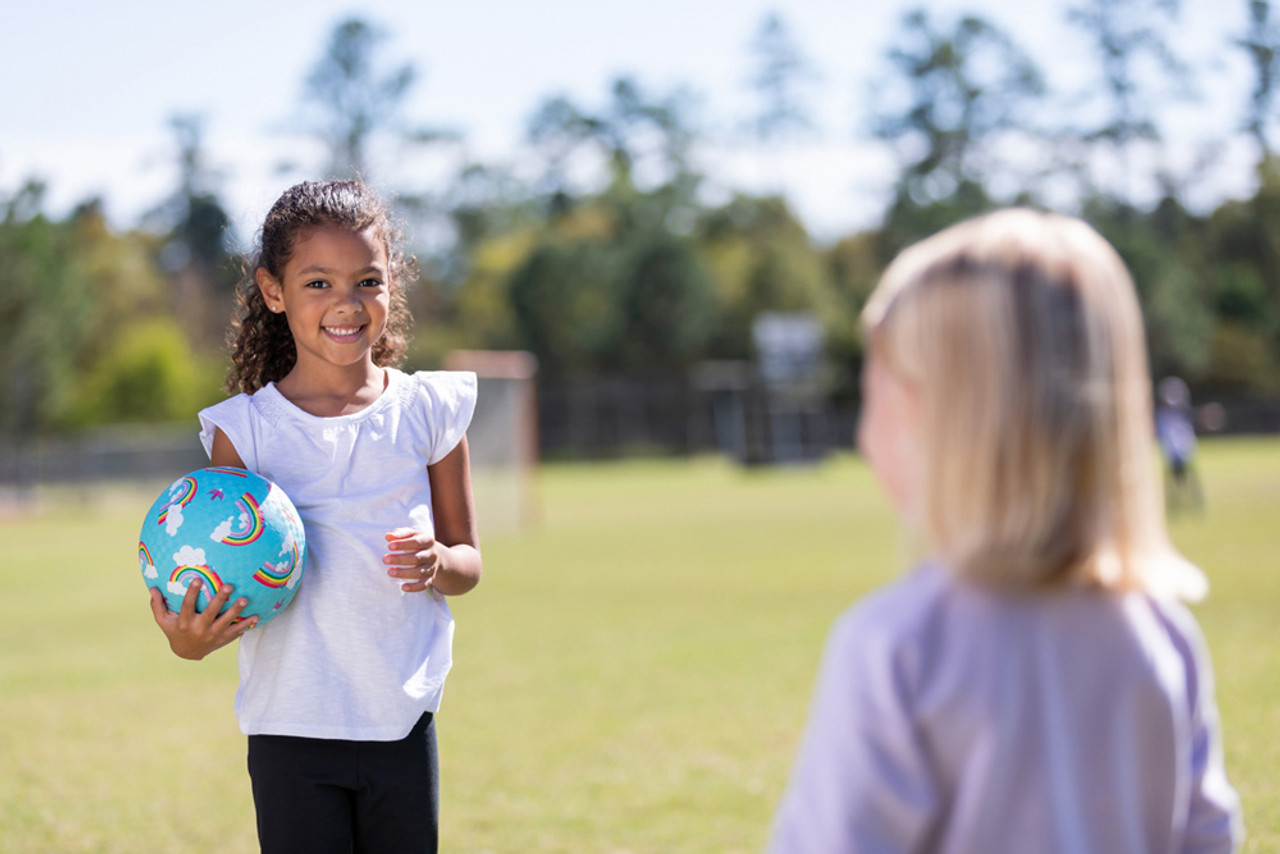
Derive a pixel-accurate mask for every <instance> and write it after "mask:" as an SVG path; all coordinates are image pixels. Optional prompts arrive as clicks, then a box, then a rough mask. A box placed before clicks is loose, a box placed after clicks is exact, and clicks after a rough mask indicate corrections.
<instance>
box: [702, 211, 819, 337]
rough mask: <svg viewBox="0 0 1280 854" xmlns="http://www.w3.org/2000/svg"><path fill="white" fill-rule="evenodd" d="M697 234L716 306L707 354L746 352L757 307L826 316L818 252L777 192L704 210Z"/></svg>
mask: <svg viewBox="0 0 1280 854" xmlns="http://www.w3.org/2000/svg"><path fill="white" fill-rule="evenodd" d="M697 237H698V245H699V248H700V251H701V253H702V255H703V257H704V258H705V259H706V266H707V269H708V270H709V271H710V272H711V276H712V280H713V283H714V288H715V294H716V301H717V303H718V306H719V313H720V318H719V322H718V324H717V327H718V328H717V334H716V337H715V338H714V339H713V341H712V342H711V346H710V352H709V354H708V355H711V356H714V357H716V358H726V359H746V358H750V357H751V356H752V324H753V323H754V322H755V319H756V317H757V316H758V315H759V314H760V313H761V312H766V311H786V312H798V311H811V312H814V313H815V314H817V315H818V316H819V317H820V318H821V319H822V320H824V321H830V320H831V319H832V316H831V312H832V310H833V309H834V304H833V302H832V300H831V283H830V279H829V276H828V272H827V269H826V267H825V265H824V264H823V259H822V256H821V254H820V253H819V252H818V250H817V249H816V248H815V247H814V245H813V242H812V241H811V240H810V238H809V234H808V232H806V231H805V228H804V226H803V225H802V224H801V223H800V221H799V220H798V219H796V217H795V215H794V214H793V213H792V212H791V210H790V208H788V207H787V204H786V202H785V201H784V200H783V199H781V198H778V197H776V196H774V197H754V196H738V197H737V198H735V199H733V200H731V201H730V202H729V203H728V204H726V205H724V206H722V207H719V208H716V209H713V210H711V211H708V212H707V213H706V214H705V216H704V218H703V221H702V223H701V225H700V227H699V229H698V232H697Z"/></svg>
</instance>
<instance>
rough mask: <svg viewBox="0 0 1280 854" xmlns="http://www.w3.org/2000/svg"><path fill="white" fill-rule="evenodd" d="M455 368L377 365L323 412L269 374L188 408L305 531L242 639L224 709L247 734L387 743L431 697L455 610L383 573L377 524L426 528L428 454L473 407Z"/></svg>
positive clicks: (429, 520) (442, 446) (450, 444)
mask: <svg viewBox="0 0 1280 854" xmlns="http://www.w3.org/2000/svg"><path fill="white" fill-rule="evenodd" d="M475 401H476V378H475V375H474V374H472V373H467V372H446V371H433V372H420V373H416V374H413V375H412V376H410V375H408V374H405V373H403V372H401V371H398V370H394V369H388V370H387V387H386V388H385V389H384V390H383V392H382V395H381V396H379V398H378V399H377V400H376V401H374V402H373V403H372V404H370V405H369V406H368V407H366V408H365V409H362V410H360V411H359V412H355V413H352V414H350V415H342V416H338V417H334V418H321V417H319V416H315V415H311V414H310V413H307V412H305V411H303V410H302V409H299V408H298V407H297V406H294V405H293V404H292V403H290V402H289V401H288V400H286V399H285V398H284V396H283V395H281V394H280V392H279V391H278V390H277V389H276V387H275V385H274V384H271V383H269V384H267V385H266V386H265V387H263V388H262V389H260V390H259V391H257V392H256V393H255V394H252V395H245V394H240V395H236V396H235V397H232V398H229V399H228V400H225V401H223V402H222V403H219V404H217V405H216V406H211V407H209V408H208V409H205V410H203V411H201V412H200V424H201V432H200V439H201V441H202V442H203V443H204V447H205V450H206V451H209V452H211V451H212V447H213V436H214V431H215V428H219V429H221V430H222V432H223V433H224V434H226V436H227V438H228V439H230V440H231V443H232V444H233V445H234V446H235V449H236V451H237V452H239V454H240V458H241V459H242V460H243V461H244V464H245V466H246V467H247V468H248V469H249V470H251V471H255V472H257V473H258V474H260V475H262V476H263V477H265V478H267V479H268V480H271V481H274V482H275V483H277V484H279V486H280V488H281V489H283V490H284V491H285V494H287V495H288V496H289V498H290V499H292V500H293V503H294V504H295V505H296V506H297V508H298V513H299V515H301V517H302V522H303V526H304V527H305V529H306V535H307V562H306V570H305V573H304V575H303V577H302V581H301V583H300V584H299V585H298V591H297V594H296V595H295V596H294V599H293V601H292V602H291V603H290V605H289V607H287V608H286V609H285V610H284V611H283V612H281V613H280V614H279V615H278V616H276V617H275V618H274V619H273V620H271V622H269V623H267V624H265V625H262V626H259V627H257V628H255V629H251V630H250V631H248V632H247V633H245V634H244V635H243V637H242V638H241V640H240V657H239V664H240V687H239V690H238V691H237V692H236V704H235V707H236V716H237V717H238V718H239V720H240V729H241V730H242V731H243V732H244V733H245V734H247V735H258V734H263V735H292V736H304V737H309V738H331V739H351V740H362V741H394V740H397V739H400V738H403V737H404V736H406V735H408V733H409V730H410V729H412V728H413V725H414V723H415V722H417V720H418V719H419V718H420V717H421V716H422V713H423V712H428V711H429V712H435V711H436V710H437V709H438V708H439V706H440V697H441V693H442V691H443V689H444V681H445V676H446V675H447V674H448V672H449V668H450V666H451V665H452V646H453V617H452V615H451V614H450V612H449V606H448V604H446V602H445V600H444V597H443V596H441V595H439V594H438V593H436V592H435V591H434V590H428V591H426V592H423V593H404V592H403V591H401V589H400V584H401V583H402V582H401V581H400V580H399V579H397V578H393V577H391V576H388V575H387V567H386V565H385V564H383V562H382V556H383V555H384V554H386V552H387V543H386V539H385V535H386V533H387V532H389V531H391V530H392V529H393V528H398V527H410V528H415V529H417V530H419V531H423V532H426V533H432V534H433V533H434V530H435V526H434V521H433V516H432V509H431V486H430V482H429V480H428V477H427V466H429V465H433V464H435V463H437V462H439V461H440V460H442V459H444V457H445V456H447V455H448V454H449V452H450V451H452V450H453V449H454V448H455V447H457V445H458V443H459V442H460V441H462V437H463V435H464V434H465V433H466V430H467V426H468V425H469V424H470V422H471V416H472V413H473V412H474V411H475Z"/></svg>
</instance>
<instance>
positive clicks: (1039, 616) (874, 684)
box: [769, 565, 1242, 854]
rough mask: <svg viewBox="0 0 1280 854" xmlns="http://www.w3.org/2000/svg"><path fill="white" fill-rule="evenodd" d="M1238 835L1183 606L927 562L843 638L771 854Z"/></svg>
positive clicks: (1110, 851) (1087, 845) (1083, 845)
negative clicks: (996, 585)
mask: <svg viewBox="0 0 1280 854" xmlns="http://www.w3.org/2000/svg"><path fill="white" fill-rule="evenodd" d="M1241 837H1242V827H1241V820H1240V804H1239V800H1238V798H1237V797H1236V793H1235V791H1234V790H1233V789H1232V787H1231V785H1230V784H1229V783H1228V781H1227V776H1226V772H1225V770H1224V768H1223V759H1222V746H1221V742H1220V739H1219V734H1218V718H1217V710H1216V707H1215V703H1214V691H1213V676H1212V671H1211V668H1210V664H1209V657H1208V653H1207V651H1206V649H1205V646H1204V642H1203V640H1202V638H1201V636H1200V632H1199V629H1198V628H1197V626H1196V622H1195V619H1194V618H1193V617H1192V615H1191V613H1190V612H1189V611H1188V610H1187V609H1186V608H1185V607H1183V606H1182V605H1180V604H1178V603H1176V602H1171V601H1162V600H1158V599H1154V598H1152V597H1149V596H1146V595H1143V594H1138V593H1132V594H1125V595H1116V594H1108V593H1104V592H1101V591H1087V590H1064V591H1059V592H1055V593H1047V594H1043V595H1022V596H1020V595H1016V594H1000V593H995V592H992V591H989V590H983V589H981V588H978V587H976V586H974V585H971V584H966V583H964V582H961V581H958V580H957V579H955V578H954V577H952V576H951V575H950V574H949V573H948V572H946V571H945V570H943V569H942V568H940V567H937V566H933V565H926V566H923V567H921V568H919V569H917V570H916V571H914V572H912V573H911V574H909V575H907V576H906V577H904V578H902V579H899V580H898V581H897V582H895V583H893V584H890V585H888V586H887V587H885V588H882V589H881V590H879V591H877V592H876V593H873V594H872V595H870V596H868V597H867V598H866V599H864V600H863V601H862V602H860V603H859V604H858V605H856V606H855V607H853V608H852V609H850V610H849V611H848V612H846V613H845V615H844V616H843V617H841V619H840V620H839V621H838V622H837V623H836V626H835V628H834V629H833V630H832V632H831V636H830V638H829V640H828V643H827V649H826V655H825V657H824V659H823V664H822V670H821V673H820V674H819V677H818V685H817V689H816V691H815V694H814V699H813V706H812V708H811V710H810V716H809V724H808V728H807V730H806V732H805V736H804V739H803V741H802V743H801V746H800V750H799V755H798V758H797V760H796V765H795V769H794V771H793V773H792V778H791V783H790V786H789V788H788V790H787V793H786V795H785V796H784V798H783V801H782V804H781V806H780V807H779V809H778V813H777V816H776V817H775V820H774V827H773V837H772V840H771V844H770V847H769V851H770V852H772V854H801V853H802V852H812V854H840V852H859V854H862V852H875V854H890V852H936V854H971V852H983V854H1004V852H1008V854H1014V852H1018V854H1021V852H1031V851H1034V852H1036V854H1098V852H1106V854H1130V853H1131V852H1132V854H1140V853H1141V854H1150V852H1167V854H1173V852H1192V851H1195V852H1223V854H1225V852H1229V851H1233V850H1235V847H1236V846H1237V845H1239V844H1240V841H1241Z"/></svg>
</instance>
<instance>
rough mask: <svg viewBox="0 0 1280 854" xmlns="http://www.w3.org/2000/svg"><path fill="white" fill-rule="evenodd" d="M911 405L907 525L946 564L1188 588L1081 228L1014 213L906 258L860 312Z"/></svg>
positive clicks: (1139, 356)
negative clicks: (912, 523)
mask: <svg viewBox="0 0 1280 854" xmlns="http://www.w3.org/2000/svg"><path fill="white" fill-rule="evenodd" d="M863 322H864V325H865V329H866V341H867V345H868V351H869V357H872V358H877V359H883V360H884V364H885V366H886V367H887V368H888V369H889V371H890V372H891V373H892V374H893V375H894V376H896V377H897V378H898V379H899V380H900V381H902V382H904V383H905V384H907V386H908V387H909V388H911V389H912V390H913V392H914V394H915V395H917V397H918V402H919V413H920V415H919V425H918V428H919V438H920V449H919V450H920V453H921V456H922V459H921V460H920V466H919V472H918V478H919V481H920V482H919V483H917V486H918V489H917V491H916V494H917V495H918V496H920V501H921V504H920V506H919V507H918V508H916V510H917V513H918V523H919V527H920V531H919V533H920V534H921V535H922V536H923V537H924V539H925V544H926V546H927V547H928V548H929V549H930V550H932V551H933V553H934V554H936V555H937V556H938V557H939V558H941V559H942V560H943V561H944V562H945V563H946V564H947V565H948V566H949V567H951V569H952V570H953V571H955V572H957V573H958V574H960V575H962V576H964V577H967V578H971V579H974V580H978V581H983V582H988V583H992V584H997V585H1000V586H1004V587H1025V588H1036V587H1051V586H1055V585H1063V584H1085V585H1095V586H1100V587H1104V588H1107V589H1112V590H1131V589H1144V590H1148V591H1151V592H1155V593H1166V594H1174V595H1180V596H1183V597H1186V598H1198V597H1199V596H1201V595H1203V593H1204V589H1205V584H1204V579H1203V576H1202V575H1201V574H1200V573H1199V571H1198V570H1196V569H1195V568H1194V567H1192V566H1191V565H1190V564H1188V563H1187V562H1186V561H1185V560H1183V559H1182V558H1180V557H1179V556H1178V555H1177V554H1176V553H1175V552H1174V551H1173V549H1172V547H1171V546H1170V544H1169V542H1168V537H1167V534H1166V532H1165V527H1164V519H1163V515H1162V512H1163V511H1162V509H1161V504H1160V500H1159V491H1158V480H1157V478H1156V472H1155V467H1154V465H1153V447H1152V444H1151V443H1152V439H1151V430H1152V427H1151V423H1152V422H1151V419H1152V413H1151V384H1150V379H1149V377H1148V373H1147V359H1146V346H1145V339H1144V335H1143V329H1142V316H1141V313H1140V310H1139V307H1138V302H1137V297H1136V295H1135V293H1134V287H1133V282H1132V280H1131V279H1130V277H1129V274H1128V272H1127V271H1126V269H1125V266H1124V263H1123V262H1122V261H1121V259H1120V257H1119V255H1117V254H1116V252H1115V250H1114V249H1112V248H1111V246H1110V245H1109V244H1108V243H1107V242H1106V241H1105V240H1104V239H1103V238H1102V237H1101V236H1100V235H1099V234H1098V233H1097V232H1096V231H1094V230H1093V229H1092V228H1090V227H1089V226H1088V225H1086V224H1085V223H1083V222H1081V221H1079V220H1075V219H1070V218H1067V217H1063V216H1057V215H1052V214H1043V213H1038V212H1035V211H1031V210H1025V209H1014V210H1006V211H1000V212H997V213H993V214H988V215H986V216H983V217H979V218H977V219H973V220H969V221H967V222H963V223H961V224H959V225H956V226H953V227H951V228H949V229H946V230H945V231H942V232H940V233H939V234H937V235H935V236H933V237H931V238H929V239H927V240H925V241H923V242H921V243H918V244H916V245H915V246H912V247H910V248H908V249H907V250H906V251H904V252H903V253H902V254H901V255H900V256H898V258H897V259H895V260H894V262H893V263H892V264H891V265H890V266H889V268H888V270H886V271H885V274H884V277H883V278H882V279H881V281H880V284H879V285H878V287H877V288H876V290H875V292H874V293H873V294H872V296H871V298H870V300H869V301H868V303H867V306H866V308H865V310H864V311H863Z"/></svg>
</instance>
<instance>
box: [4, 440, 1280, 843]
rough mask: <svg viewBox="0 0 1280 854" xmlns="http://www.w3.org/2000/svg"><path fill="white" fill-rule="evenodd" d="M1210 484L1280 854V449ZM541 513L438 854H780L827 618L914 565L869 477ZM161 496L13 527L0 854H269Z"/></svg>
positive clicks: (1232, 683) (712, 483)
mask: <svg viewBox="0 0 1280 854" xmlns="http://www.w3.org/2000/svg"><path fill="white" fill-rule="evenodd" d="M1202 473H1203V477H1204V480H1205V482H1206V489H1207V493H1208V501H1209V512H1208V513H1207V514H1206V515H1205V516H1204V517H1201V518H1187V519H1180V520H1177V521H1176V522H1175V524H1174V525H1173V533H1174V538H1175V540H1176V541H1177V542H1178V543H1179V544H1180V545H1181V546H1182V547H1183V548H1184V550H1185V551H1186V552H1187V554H1188V555H1189V556H1190V557H1191V558H1192V559H1194V560H1196V561H1197V562H1199V563H1200V564H1201V565H1202V566H1204V567H1205V569H1206V570H1207V571H1208V572H1209V574H1210V578H1211V582H1212V584H1213V590H1212V592H1211V594H1210V597H1209V599H1208V600H1207V601H1206V602H1205V603H1204V604H1203V605H1200V606H1198V607H1197V613H1198V615H1199V617H1200V619H1201V621H1202V623H1203V625H1204V628H1205V631H1206V634H1207V635H1208V637H1209V641H1210V645H1211V647H1212V650H1213V654H1214V659H1215V662H1216V665H1217V668H1218V687H1219V698H1220V703H1221V707H1222V713H1223V719H1224V728H1225V734H1226V745H1227V762H1228V768H1229V771H1230V773H1231V776H1232V779H1233V781H1234V782H1235V783H1236V785H1237V787H1238V788H1239V789H1240V790H1241V793H1242V795H1243V797H1244V801H1245V807H1246V819H1247V822H1248V825H1249V829H1250V834H1251V836H1250V842H1249V845H1248V848H1247V849H1246V850H1250V851H1274V850H1280V783H1278V782H1277V779H1280V778H1278V776H1277V774H1276V773H1275V769H1277V768H1280V747H1277V739H1276V738H1275V734H1276V733H1277V732H1280V618H1277V614H1280V576H1277V574H1276V573H1275V572H1274V570H1273V567H1274V565H1275V562H1276V555H1277V553H1280V442H1275V441H1271V442H1262V441H1220V442H1215V443H1210V444H1209V445H1208V446H1207V447H1206V448H1205V450H1204V459H1203V464H1202ZM540 494H541V498H542V500H541V521H540V523H539V524H538V525H537V526H536V527H534V528H533V529H531V530H529V531H527V532H524V533H521V534H502V535H496V534H495V535H493V536H489V537H487V538H486V540H485V543H484V551H485V580H484V582H483V583H482V584H481V586H480V587H479V588H478V589H477V590H476V591H475V592H473V593H471V594H469V595H468V596H466V597H463V598H461V599H458V600H456V601H455V602H454V613H455V616H456V617H457V620H458V632H457V638H456V641H455V659H456V665H455V670H454V673H453V675H452V676H451V677H450V680H449V685H448V687H447V689H446V692H445V701H444V707H443V708H442V710H441V714H440V716H439V719H438V728H439V734H440V741H441V779H442V785H443V795H442V804H441V813H442V816H441V819H442V847H443V850H446V851H457V852H468V854H470V852H486V851H489V852H495V854H505V852H632V854H640V852H733V851H758V850H759V849H760V848H761V847H762V846H763V844H764V841H765V837H766V833H767V830H768V824H769V820H770V818H771V815H772V812H773V808H774V805H775V804H776V803H777V800H778V798H779V796H780V795H781V792H782V787H783V786H784V784H785V782H786V776H787V773H788V769H789V767H790V763H791V759H792V755H793V751H794V749H795V743H796V739H797V737H798V735H799V730H800V727H801V726H802V725H803V721H804V715H805V709H806V706H807V704H808V698H809V691H810V689H811V687H812V681H813V676H814V670H815V668H816V665H817V661H818V656H819V654H820V652H821V646H822V642H823V638H824V637H825V635H826V632H827V629H828V627H829V625H830V623H831V620H832V619H833V618H834V617H835V615H836V614H837V613H839V611H841V610H842V609H843V608H845V607H846V606H847V605H848V604H849V603H850V602H852V601H853V600H854V599H855V598H857V597H858V596H859V595H860V594H862V593H863V592H865V591H866V590H868V589H870V588H871V587H873V586H875V585H877V584H879V583H881V582H883V581H885V580H887V579H888V578H890V577H892V575H893V574H894V573H895V572H896V571H897V569H898V568H899V565H900V551H899V547H898V540H897V535H896V532H895V527H894V524H893V521H892V518H891V516H890V514H889V512H888V509H887V507H886V506H885V504H884V502H883V501H881V499H880V498H879V496H878V495H877V493H876V491H875V489H874V488H873V486H872V484H871V481H870V478H869V476H868V474H867V472H866V469H865V467H864V466H863V465H862V464H861V463H860V462H859V461H857V460H856V459H852V458H842V459H839V460H835V461H832V462H830V463H828V464H825V465H823V466H821V467H818V468H813V469H795V470H777V471H759V472H743V471H740V470H738V469H735V468H733V467H731V466H729V465H726V464H723V463H720V462H716V461H710V460H701V461H695V462H692V463H685V462H652V461H650V462H635V463H619V464H611V465H572V466H569V465H566V466H552V467H548V468H547V469H546V470H544V471H543V473H542V475H541V478H540ZM149 497H150V496H146V497H145V498H144V497H142V496H138V495H134V496H124V497H115V498H113V499H112V500H111V501H110V502H103V501H94V502H89V503H79V502H69V501H58V502H53V503H51V504H49V505H48V507H47V509H46V511H45V512H43V513H42V514H40V515H39V516H36V517H29V518H23V519H10V520H8V521H0V538H3V542H4V547H3V559H2V562H0V769H3V773H0V850H2V851H5V852H14V854H24V852H42V854H44V852H126V851H127V852H175V851H192V852H198V851H209V850H215V849H221V850H228V851H251V850H254V849H255V847H256V846H255V841H254V831H253V808H252V803H251V800H250V797H249V791H248V788H249V787H248V777H247V774H246V773H245V770H244V741H243V738H242V736H240V734H239V732H238V730H237V727H236V723H235V719H234V716H233V714H232V711H231V701H232V696H233V693H234V689H235V661H234V655H233V654H232V653H231V652H230V651H223V652H221V653H218V654H215V655H214V656H212V657H210V658H209V659H208V660H206V661H204V662H200V663H190V662H184V661H179V660H178V659H176V658H174V657H173V656H172V655H171V654H170V653H169V652H168V649H167V646H166V645H165V643H164V639H163V637H162V636H161V634H160V633H159V631H158V630H157V629H156V628H155V626H154V624H153V623H152V621H151V617H150V613H149V611H148V610H147V597H146V593H145V590H144V589H143V585H142V582H141V581H140V579H139V578H138V577H137V569H136V567H135V563H134V557H133V554H134V551H135V548H134V547H135V544H136V536H137V524H138V520H139V519H140V518H141V514H142V511H143V510H144V509H145V506H146V503H147V500H146V499H147V498H149ZM482 522H483V520H482Z"/></svg>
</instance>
